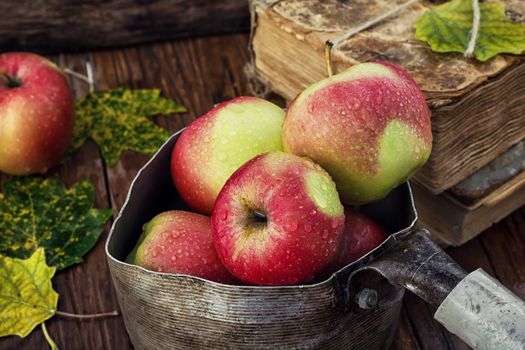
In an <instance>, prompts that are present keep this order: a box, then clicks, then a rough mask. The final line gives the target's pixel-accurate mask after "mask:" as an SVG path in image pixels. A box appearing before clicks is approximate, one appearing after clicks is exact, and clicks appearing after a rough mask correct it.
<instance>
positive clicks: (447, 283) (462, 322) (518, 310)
mask: <svg viewBox="0 0 525 350" xmlns="http://www.w3.org/2000/svg"><path fill="white" fill-rule="evenodd" d="M363 269H371V270H375V271H376V272H378V273H380V274H381V275H383V276H384V277H386V278H387V279H388V280H389V281H390V282H391V283H393V284H398V285H401V286H403V287H405V288H406V289H408V290H410V291H411V292H413V293H414V294H416V295H418V296H419V297H420V298H422V299H423V300H425V301H426V302H428V303H430V304H432V305H434V306H436V307H438V309H437V311H436V313H435V315H434V318H435V319H436V320H437V321H438V322H440V323H441V324H443V325H444V326H445V328H447V329H448V330H449V331H450V332H451V333H454V334H456V335H457V336H458V337H459V338H461V339H462V340H463V341H464V342H465V343H467V344H468V345H469V346H470V347H472V348H473V349H480V350H489V349H490V350H495V349H498V350H502V349H512V350H514V349H516V350H518V349H519V350H523V349H525V302H523V301H522V300H521V299H520V298H518V297H517V296H515V295H514V294H512V293H511V292H510V291H509V290H508V289H507V288H505V287H504V286H503V285H502V284H501V283H500V282H499V281H497V280H495V279H494V278H492V277H490V276H489V275H488V274H487V273H486V272H485V271H483V270H482V269H478V270H476V271H474V272H472V273H470V274H468V275H467V273H466V272H465V271H464V270H463V269H462V268H461V267H460V266H459V265H458V264H457V263H456V262H455V261H454V260H452V258H450V257H449V256H448V255H447V254H446V253H445V252H444V251H443V250H442V249H441V248H440V247H439V246H438V245H437V244H435V243H434V242H433V241H432V240H431V239H430V237H429V234H428V231H426V230H424V229H418V230H416V231H415V232H412V233H411V234H407V235H404V236H398V237H396V241H395V243H394V244H392V245H391V246H390V247H389V248H387V250H386V251H385V252H384V253H383V254H382V255H381V256H379V257H378V258H377V259H376V260H374V261H372V262H371V263H369V264H368V265H367V266H365V267H364V268H363Z"/></svg>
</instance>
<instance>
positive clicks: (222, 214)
mask: <svg viewBox="0 0 525 350" xmlns="http://www.w3.org/2000/svg"><path fill="white" fill-rule="evenodd" d="M227 218H228V210H226V209H224V210H223V211H222V212H221V215H220V219H221V220H222V221H224V220H226V219H227Z"/></svg>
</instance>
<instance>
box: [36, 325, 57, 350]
mask: <svg viewBox="0 0 525 350" xmlns="http://www.w3.org/2000/svg"><path fill="white" fill-rule="evenodd" d="M40 326H41V327H42V333H44V338H46V341H47V343H48V344H49V347H50V348H51V350H58V346H57V345H56V343H55V342H54V341H53V338H51V336H50V335H49V333H48V332H47V328H46V323H45V322H42V323H41V324H40Z"/></svg>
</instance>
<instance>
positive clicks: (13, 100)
mask: <svg viewBox="0 0 525 350" xmlns="http://www.w3.org/2000/svg"><path fill="white" fill-rule="evenodd" d="M73 123H74V113H73V98H72V96H71V92H70V90H69V86H68V84H67V81H66V79H65V78H64V75H63V74H62V73H61V72H60V70H59V69H58V68H57V67H56V66H55V65H54V64H53V63H51V62H50V61H48V60H47V59H45V58H43V57H40V56H37V55H34V54H30V53H23V52H14V53H6V54H2V55H0V171H3V172H5V173H8V174H12V175H27V174H31V173H44V172H46V171H47V170H48V169H49V168H50V167H52V166H54V165H56V164H58V163H59V162H60V160H61V159H62V157H63V156H64V153H65V151H66V149H67V147H68V146H69V142H70V139H71V134H72V131H73Z"/></svg>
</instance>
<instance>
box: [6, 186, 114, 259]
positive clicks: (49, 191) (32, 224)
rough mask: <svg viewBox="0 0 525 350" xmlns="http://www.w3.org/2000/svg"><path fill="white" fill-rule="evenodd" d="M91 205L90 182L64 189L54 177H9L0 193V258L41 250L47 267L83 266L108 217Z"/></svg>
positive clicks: (106, 211)
mask: <svg viewBox="0 0 525 350" xmlns="http://www.w3.org/2000/svg"><path fill="white" fill-rule="evenodd" d="M93 201H94V189H93V185H92V184H91V183H90V182H89V181H83V182H79V183H77V184H75V185H74V186H72V187H71V188H69V189H66V188H65V186H64V184H62V183H61V182H60V181H59V180H58V179H56V178H48V179H43V178H40V177H15V178H12V179H11V180H9V181H7V182H5V183H4V184H3V193H0V254H5V255H7V256H10V257H16V258H27V257H29V256H30V255H31V254H33V253H34V252H35V251H36V250H37V249H38V248H40V247H43V248H45V254H46V257H47V263H48V264H49V265H50V266H56V267H57V268H59V269H63V268H65V267H67V266H70V265H72V264H76V263H79V262H81V261H82V256H83V255H84V254H86V253H87V252H88V251H89V250H90V249H91V248H92V247H93V246H94V245H95V243H96V242H97V240H98V238H99V237H100V234H101V232H102V228H101V226H102V225H103V224H104V223H105V222H106V221H107V220H108V219H109V218H110V217H111V214H112V211H111V209H109V210H108V209H104V210H101V209H94V208H92V206H93Z"/></svg>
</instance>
